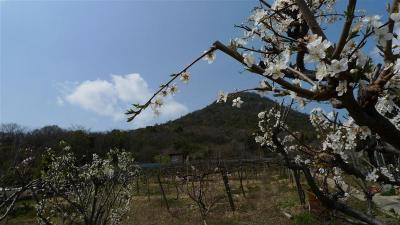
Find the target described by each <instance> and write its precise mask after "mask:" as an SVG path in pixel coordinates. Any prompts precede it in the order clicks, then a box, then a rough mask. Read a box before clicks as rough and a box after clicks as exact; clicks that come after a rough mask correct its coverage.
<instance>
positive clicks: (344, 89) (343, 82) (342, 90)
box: [336, 80, 347, 96]
mask: <svg viewBox="0 0 400 225" xmlns="http://www.w3.org/2000/svg"><path fill="white" fill-rule="evenodd" d="M336 91H337V92H338V96H342V95H343V94H344V93H346V92H347V80H340V81H339V84H338V86H337V87H336Z"/></svg>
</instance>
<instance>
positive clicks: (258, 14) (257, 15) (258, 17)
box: [251, 9, 267, 26]
mask: <svg viewBox="0 0 400 225" xmlns="http://www.w3.org/2000/svg"><path fill="white" fill-rule="evenodd" d="M266 15H267V11H265V10H264V9H257V10H255V12H254V15H252V16H251V19H253V20H254V26H257V25H258V24H260V22H261V21H262V19H263V18H264V17H265V16H266Z"/></svg>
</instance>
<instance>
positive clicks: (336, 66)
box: [327, 58, 348, 77]
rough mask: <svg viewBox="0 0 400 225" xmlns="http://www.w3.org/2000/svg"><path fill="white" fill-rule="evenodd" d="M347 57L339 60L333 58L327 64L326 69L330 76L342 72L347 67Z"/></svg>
mask: <svg viewBox="0 0 400 225" xmlns="http://www.w3.org/2000/svg"><path fill="white" fill-rule="evenodd" d="M347 64H348V59H347V58H342V59H340V61H338V60H337V59H333V60H332V61H331V65H328V68H327V69H328V71H329V73H330V75H331V77H333V76H335V75H336V74H338V73H340V72H344V71H346V70H347V69H348V65H347Z"/></svg>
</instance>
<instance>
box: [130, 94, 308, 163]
mask: <svg viewBox="0 0 400 225" xmlns="http://www.w3.org/2000/svg"><path fill="white" fill-rule="evenodd" d="M239 96H240V97H241V99H242V100H243V101H244V103H243V104H242V107H241V108H236V107H232V105H231V103H212V104H210V105H208V106H207V107H205V108H203V109H201V110H197V111H194V112H192V113H189V114H187V115H185V116H183V117H181V118H179V119H177V120H174V121H170V122H167V123H165V124H162V125H157V126H152V127H146V128H143V129H138V130H135V131H133V132H132V134H131V135H132V136H131V137H132V141H133V142H134V143H135V144H134V145H137V148H135V149H141V151H140V152H137V154H138V155H137V157H138V158H139V159H143V160H145V161H148V160H149V159H150V158H148V156H149V155H151V156H154V155H158V154H170V153H181V152H183V153H185V154H189V155H191V157H192V158H216V157H223V158H235V157H255V156H259V155H260V154H263V153H262V151H261V149H260V148H259V145H258V144H256V143H255V141H254V133H255V132H257V131H258V117H257V115H258V113H259V112H261V111H265V110H268V109H270V108H271V107H274V106H276V104H277V103H276V102H274V101H272V100H270V99H268V98H265V97H261V96H260V95H258V94H255V93H242V94H240V95H239ZM288 125H289V127H290V128H292V129H294V130H298V131H300V130H301V131H303V132H302V134H303V138H304V139H306V140H307V139H309V140H311V139H312V138H313V136H314V132H313V128H312V126H311V123H310V122H309V119H308V115H307V114H303V113H300V112H297V111H294V110H292V112H291V113H290V114H289V117H288ZM148 153H151V154H148Z"/></svg>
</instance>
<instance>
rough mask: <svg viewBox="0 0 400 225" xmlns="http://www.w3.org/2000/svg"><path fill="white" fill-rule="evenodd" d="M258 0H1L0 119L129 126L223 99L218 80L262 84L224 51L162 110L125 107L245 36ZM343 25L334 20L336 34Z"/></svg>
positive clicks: (228, 85)
mask: <svg viewBox="0 0 400 225" xmlns="http://www.w3.org/2000/svg"><path fill="white" fill-rule="evenodd" d="M339 2H340V4H341V5H344V4H343V3H344V1H343V0H342V1H339ZM359 2H360V5H361V8H364V9H366V10H367V11H368V12H369V13H373V14H382V15H383V14H384V3H383V2H384V1H380V0H362V1H359ZM256 5H257V1H1V3H0V10H1V12H0V19H1V20H0V23H1V30H0V31H1V33H0V38H1V40H0V44H1V45H0V49H1V55H0V57H1V58H0V83H1V86H0V93H1V95H0V99H1V103H0V123H8V122H16V123H19V124H21V125H24V126H27V127H28V128H38V127H41V126H44V125H50V124H56V125H59V126H61V127H64V128H68V127H71V126H73V125H81V126H84V127H86V128H89V129H91V130H108V129H114V128H122V129H130V128H135V127H138V126H145V125H150V124H153V123H156V122H158V123H160V122H163V121H165V120H168V119H172V118H176V117H177V116H180V115H182V114H185V113H187V112H190V111H193V110H196V109H200V108H202V107H204V106H206V105H207V104H209V103H210V102H212V101H214V100H215V98H216V95H217V92H218V90H227V91H233V90H235V89H236V88H248V87H254V86H255V85H257V84H258V82H259V78H257V77H256V76H253V75H250V74H248V73H242V72H243V68H242V67H241V66H240V65H239V64H238V63H236V62H234V61H233V60H231V59H229V58H228V57H226V56H224V55H222V54H221V53H217V60H216V61H215V62H214V63H213V64H211V65H209V64H207V63H206V62H201V63H199V64H197V65H195V66H194V67H193V69H191V70H190V72H191V74H192V76H191V80H190V82H189V83H188V84H180V85H179V88H180V90H179V92H178V93H177V94H176V95H175V96H174V97H173V99H169V100H168V101H167V103H168V105H169V106H168V107H169V108H168V107H167V110H166V112H165V113H164V115H163V116H161V117H159V118H157V117H154V116H153V115H151V114H150V113H148V114H146V115H145V116H144V117H143V118H142V120H141V121H136V122H135V123H126V122H125V118H123V116H122V113H123V112H124V111H125V110H126V109H127V107H128V106H129V103H130V101H131V100H137V99H141V98H144V97H146V96H148V95H149V94H150V93H151V92H153V91H154V90H155V89H156V88H157V87H158V86H159V85H160V84H161V83H163V82H165V81H166V80H167V79H168V75H169V74H171V73H174V72H177V71H179V70H180V69H181V68H182V67H183V66H185V65H186V64H187V63H190V62H191V60H192V59H194V58H195V57H197V56H198V55H199V54H200V53H201V52H203V51H204V50H206V49H207V48H208V47H209V46H210V45H211V44H212V42H213V41H215V40H221V41H223V42H228V41H229V39H230V38H234V37H237V36H242V31H240V30H238V29H235V28H234V27H233V25H234V24H239V23H241V22H242V21H244V20H245V19H246V18H247V16H248V15H249V13H250V10H251V9H252V8H253V7H254V6H256ZM339 31H340V27H333V28H332V29H331V30H330V31H329V33H328V34H330V35H332V36H333V34H335V33H337V32H339ZM332 41H335V40H332ZM130 87H132V88H130ZM135 90H136V91H135ZM139 92H140V93H139ZM96 100H97V102H95V101H96ZM132 103H133V102H132Z"/></svg>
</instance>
